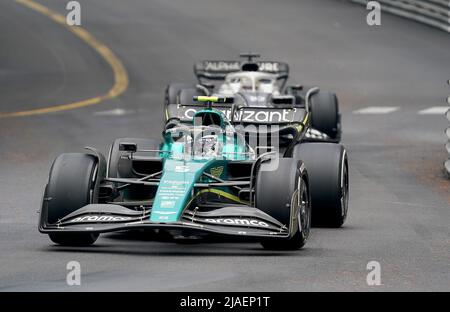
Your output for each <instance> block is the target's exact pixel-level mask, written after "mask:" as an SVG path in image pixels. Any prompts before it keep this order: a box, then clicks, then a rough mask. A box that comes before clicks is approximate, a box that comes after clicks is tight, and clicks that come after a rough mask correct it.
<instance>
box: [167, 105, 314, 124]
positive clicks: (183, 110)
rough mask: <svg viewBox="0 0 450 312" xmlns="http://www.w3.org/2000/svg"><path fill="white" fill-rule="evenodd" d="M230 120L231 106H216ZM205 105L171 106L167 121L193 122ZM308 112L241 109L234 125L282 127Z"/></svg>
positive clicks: (287, 108)
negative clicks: (281, 125)
mask: <svg viewBox="0 0 450 312" xmlns="http://www.w3.org/2000/svg"><path fill="white" fill-rule="evenodd" d="M213 108H214V109H215V110H218V111H220V112H221V113H222V114H224V115H225V117H226V118H227V119H228V120H231V114H232V106H231V105H214V107H213ZM203 109H204V106H203V105H195V104H193V105H181V104H169V105H168V106H167V111H166V120H170V119H173V118H174V119H178V120H180V121H181V122H192V120H193V117H194V115H195V113H196V112H197V111H200V110H203ZM305 115H306V110H305V109H302V108H296V107H292V106H285V107H240V108H239V109H238V110H236V112H235V116H234V118H233V120H234V123H239V124H255V125H256V124H265V125H276V124H278V125H280V124H284V125H286V124H292V123H298V122H301V121H302V120H303V119H304V118H305Z"/></svg>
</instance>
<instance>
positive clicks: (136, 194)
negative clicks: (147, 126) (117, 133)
mask: <svg viewBox="0 0 450 312" xmlns="http://www.w3.org/2000/svg"><path fill="white" fill-rule="evenodd" d="M123 142H127V143H135V144H136V145H137V147H138V150H159V149H160V143H159V141H158V140H152V139H139V138H138V139H136V138H120V139H116V140H114V142H113V144H112V145H111V148H110V150H109V156H108V160H107V164H108V165H107V169H106V176H107V177H109V178H139V177H140V176H138V175H136V174H135V173H133V168H132V162H131V161H129V160H122V161H121V157H122V156H124V155H127V154H128V152H125V151H121V150H120V143H123ZM137 154H138V155H139V152H138V153H137ZM146 155H149V154H148V153H146ZM154 190H155V187H154V186H146V185H136V186H134V187H132V188H128V189H125V190H124V191H122V192H118V193H115V195H114V198H112V200H114V199H118V200H122V201H123V200H127V199H130V200H144V199H148V196H149V194H153V193H154Z"/></svg>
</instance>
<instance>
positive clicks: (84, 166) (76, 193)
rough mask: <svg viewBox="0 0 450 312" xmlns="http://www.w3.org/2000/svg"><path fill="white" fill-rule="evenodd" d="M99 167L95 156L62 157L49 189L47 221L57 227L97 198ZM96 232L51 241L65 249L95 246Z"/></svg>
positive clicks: (53, 237) (57, 235)
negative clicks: (68, 247) (96, 184)
mask: <svg viewBox="0 0 450 312" xmlns="http://www.w3.org/2000/svg"><path fill="white" fill-rule="evenodd" d="M97 170H98V164H97V160H96V158H95V157H94V156H93V155H90V154H84V153H71V154H62V155H60V156H58V157H57V158H56V159H55V161H54V162H53V165H52V168H51V169H50V175H49V180H48V184H47V186H46V188H45V193H44V200H43V203H42V212H44V211H45V214H46V215H45V216H43V217H44V219H45V222H46V223H48V224H55V223H57V222H58V221H59V220H61V219H62V218H64V217H65V216H67V215H69V214H70V213H72V212H74V211H76V210H78V209H80V208H81V207H83V206H86V205H88V204H90V203H92V202H95V201H96V199H95V198H92V197H93V196H94V194H95V192H94V187H95V182H96V179H97ZM98 236H99V235H98V234H96V233H51V234H49V237H50V239H51V240H52V241H53V242H55V243H57V244H60V245H65V246H87V245H91V244H93V243H94V242H95V241H96V240H97V238H98Z"/></svg>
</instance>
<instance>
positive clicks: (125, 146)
mask: <svg viewBox="0 0 450 312" xmlns="http://www.w3.org/2000/svg"><path fill="white" fill-rule="evenodd" d="M119 151H124V152H130V153H136V151H137V144H136V143H128V142H122V143H120V144H119Z"/></svg>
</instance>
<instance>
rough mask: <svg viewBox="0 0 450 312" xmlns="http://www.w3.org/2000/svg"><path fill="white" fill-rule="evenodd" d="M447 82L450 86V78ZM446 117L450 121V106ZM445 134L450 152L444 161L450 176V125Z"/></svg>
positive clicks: (449, 151)
mask: <svg viewBox="0 0 450 312" xmlns="http://www.w3.org/2000/svg"><path fill="white" fill-rule="evenodd" d="M447 83H448V85H449V86H450V80H448V81H447ZM447 103H448V104H449V105H450V95H449V96H448V97H447ZM445 117H447V120H448V121H450V108H449V109H448V110H447V112H446V113H445ZM445 134H446V135H447V143H446V144H445V149H446V150H447V153H448V154H449V159H447V160H446V161H445V162H444V168H445V171H446V173H447V176H448V177H450V127H448V128H447V129H446V130H445Z"/></svg>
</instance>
